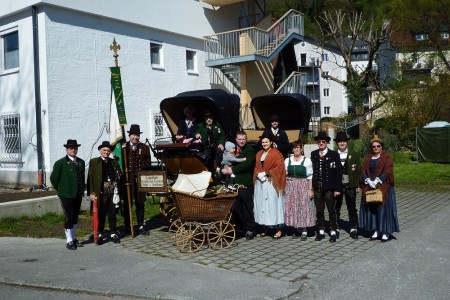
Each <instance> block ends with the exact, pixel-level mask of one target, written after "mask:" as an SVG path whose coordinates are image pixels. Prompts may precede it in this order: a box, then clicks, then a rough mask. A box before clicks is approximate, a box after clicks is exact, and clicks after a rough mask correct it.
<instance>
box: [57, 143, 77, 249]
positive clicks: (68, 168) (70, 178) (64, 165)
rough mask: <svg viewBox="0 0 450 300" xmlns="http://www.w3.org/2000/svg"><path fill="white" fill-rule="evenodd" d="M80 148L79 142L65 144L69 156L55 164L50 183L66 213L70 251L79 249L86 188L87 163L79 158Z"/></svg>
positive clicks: (67, 238) (67, 239)
mask: <svg viewBox="0 0 450 300" xmlns="http://www.w3.org/2000/svg"><path fill="white" fill-rule="evenodd" d="M80 146H81V145H80V144H78V143H77V140H67V143H66V144H64V147H65V148H66V154H67V155H66V156H64V157H63V158H61V159H59V160H57V161H56V162H55V164H54V165H53V172H52V174H51V175H50V182H51V183H52V186H53V188H54V189H55V190H57V191H58V197H59V199H60V200H61V205H62V208H63V211H64V215H65V221H64V232H65V234H66V241H67V245H66V248H67V249H69V250H76V249H77V244H78V240H77V239H76V237H75V236H76V228H77V224H78V214H79V212H80V207H81V199H82V197H83V194H84V186H85V184H84V182H85V176H84V170H85V163H84V160H82V159H81V158H79V157H77V153H78V147H80Z"/></svg>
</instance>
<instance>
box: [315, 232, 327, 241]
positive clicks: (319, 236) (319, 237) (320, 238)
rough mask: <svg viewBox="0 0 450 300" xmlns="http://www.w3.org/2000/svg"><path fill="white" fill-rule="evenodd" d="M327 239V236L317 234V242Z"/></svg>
mask: <svg viewBox="0 0 450 300" xmlns="http://www.w3.org/2000/svg"><path fill="white" fill-rule="evenodd" d="M324 238H325V234H320V233H318V234H316V238H315V239H314V240H315V241H321V240H323V239H324Z"/></svg>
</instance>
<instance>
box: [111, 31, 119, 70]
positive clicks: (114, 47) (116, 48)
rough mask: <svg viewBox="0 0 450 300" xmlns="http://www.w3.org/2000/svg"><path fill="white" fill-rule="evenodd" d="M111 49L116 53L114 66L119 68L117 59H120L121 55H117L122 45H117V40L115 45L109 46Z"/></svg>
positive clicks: (114, 41)
mask: <svg viewBox="0 0 450 300" xmlns="http://www.w3.org/2000/svg"><path fill="white" fill-rule="evenodd" d="M109 49H110V50H111V51H113V52H114V55H113V56H114V64H115V66H116V67H118V66H119V62H118V60H117V57H119V54H117V51H119V50H120V45H119V44H117V43H116V39H115V38H114V40H113V43H112V44H111V45H110V46H109Z"/></svg>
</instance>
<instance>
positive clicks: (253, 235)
mask: <svg viewBox="0 0 450 300" xmlns="http://www.w3.org/2000/svg"><path fill="white" fill-rule="evenodd" d="M254 238H255V234H254V233H253V232H251V231H247V233H246V234H245V239H246V240H247V241H248V240H253V239H254Z"/></svg>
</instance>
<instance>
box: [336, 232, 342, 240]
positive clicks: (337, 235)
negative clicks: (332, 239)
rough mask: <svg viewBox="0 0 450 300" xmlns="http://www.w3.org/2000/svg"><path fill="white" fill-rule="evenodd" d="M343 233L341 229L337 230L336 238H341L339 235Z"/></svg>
mask: <svg viewBox="0 0 450 300" xmlns="http://www.w3.org/2000/svg"><path fill="white" fill-rule="evenodd" d="M340 234H341V233H340V232H339V230H336V238H337V239H338V238H339V235H340Z"/></svg>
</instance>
